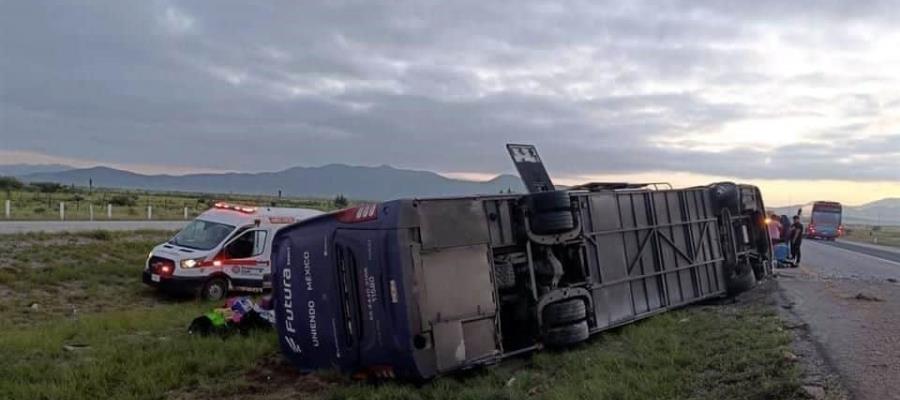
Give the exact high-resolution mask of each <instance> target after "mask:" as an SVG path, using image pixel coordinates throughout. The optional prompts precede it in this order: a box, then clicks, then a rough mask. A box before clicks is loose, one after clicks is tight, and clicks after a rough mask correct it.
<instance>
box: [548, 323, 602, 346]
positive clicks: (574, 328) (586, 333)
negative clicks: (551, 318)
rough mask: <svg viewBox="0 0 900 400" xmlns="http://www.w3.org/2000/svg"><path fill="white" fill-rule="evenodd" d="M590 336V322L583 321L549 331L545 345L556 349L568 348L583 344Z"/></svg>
mask: <svg viewBox="0 0 900 400" xmlns="http://www.w3.org/2000/svg"><path fill="white" fill-rule="evenodd" d="M590 336H591V331H590V328H589V327H588V322H587V321H581V322H576V323H574V324H569V325H563V326H560V327H556V328H550V329H548V330H547V335H546V336H545V338H544V344H546V345H547V346H549V347H556V348H559V347H566V346H571V345H573V344H577V343H581V342H583V341H585V340H587V338H588V337H590Z"/></svg>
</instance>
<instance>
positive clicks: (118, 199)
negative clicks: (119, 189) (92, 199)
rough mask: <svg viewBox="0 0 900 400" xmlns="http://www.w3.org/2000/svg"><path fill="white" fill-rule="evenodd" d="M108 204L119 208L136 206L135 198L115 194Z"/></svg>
mask: <svg viewBox="0 0 900 400" xmlns="http://www.w3.org/2000/svg"><path fill="white" fill-rule="evenodd" d="M109 203H110V204H112V205H114V206H120V207H134V206H136V205H137V196H132V195H127V194H117V195H115V196H112V197H110V198H109Z"/></svg>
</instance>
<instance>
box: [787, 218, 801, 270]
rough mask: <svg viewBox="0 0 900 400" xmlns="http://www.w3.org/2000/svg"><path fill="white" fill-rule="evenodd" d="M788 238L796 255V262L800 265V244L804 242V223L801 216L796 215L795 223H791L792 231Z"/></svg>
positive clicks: (792, 251) (792, 252)
mask: <svg viewBox="0 0 900 400" xmlns="http://www.w3.org/2000/svg"><path fill="white" fill-rule="evenodd" d="M788 238H789V239H790V241H791V254H793V256H794V263H795V264H796V265H798V266H799V265H800V245H801V244H803V224H801V223H800V217H799V216H797V215H795V216H794V223H793V224H792V225H791V232H790V236H788Z"/></svg>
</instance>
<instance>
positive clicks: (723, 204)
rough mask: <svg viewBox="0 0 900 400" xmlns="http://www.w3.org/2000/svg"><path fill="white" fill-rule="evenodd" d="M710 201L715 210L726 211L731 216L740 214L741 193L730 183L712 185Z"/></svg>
mask: <svg viewBox="0 0 900 400" xmlns="http://www.w3.org/2000/svg"><path fill="white" fill-rule="evenodd" d="M712 201H713V205H714V207H715V209H717V210H721V209H723V208H724V209H727V210H728V211H730V212H731V214H732V215H740V214H741V191H740V189H739V188H738V186H737V185H735V184H734V183H732V182H720V183H716V184H713V191H712Z"/></svg>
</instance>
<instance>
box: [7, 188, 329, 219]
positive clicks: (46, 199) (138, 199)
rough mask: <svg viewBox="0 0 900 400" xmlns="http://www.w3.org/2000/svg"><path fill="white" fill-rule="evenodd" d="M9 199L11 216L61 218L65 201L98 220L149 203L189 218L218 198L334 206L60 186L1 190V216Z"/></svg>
mask: <svg viewBox="0 0 900 400" xmlns="http://www.w3.org/2000/svg"><path fill="white" fill-rule="evenodd" d="M7 199H9V200H10V201H11V202H10V205H11V207H10V208H11V210H10V211H11V212H10V219H13V220H58V219H59V203H60V202H62V203H65V217H66V219H67V220H88V219H90V216H91V212H90V210H91V207H93V210H94V219H95V220H107V219H114V220H135V219H147V207H148V206H151V207H152V218H153V219H156V220H179V219H183V218H184V209H185V208H187V209H188V219H192V218H194V217H196V216H197V215H198V214H199V213H201V212H203V211H205V210H206V209H208V208H209V207H211V206H212V204H213V203H215V202H216V201H228V202H234V203H239V204H247V205H276V206H278V207H301V208H315V209H319V210H332V209H334V208H335V206H334V203H333V201H332V200H333V199H307V198H294V197H283V198H281V199H279V198H278V197H275V196H253V195H239V194H206V193H179V192H150V191H143V190H124V189H95V190H93V191H91V192H89V191H88V190H87V189H85V188H79V187H75V188H71V187H66V186H63V187H60V188H58V189H56V191H54V192H52V193H45V192H40V191H34V190H31V191H28V190H13V191H10V192H9V193H7V192H6V191H0V220H2V219H3V218H4V217H5V214H3V213H4V210H3V207H5V203H6V200H7ZM108 204H112V218H108V216H107V205H108Z"/></svg>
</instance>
